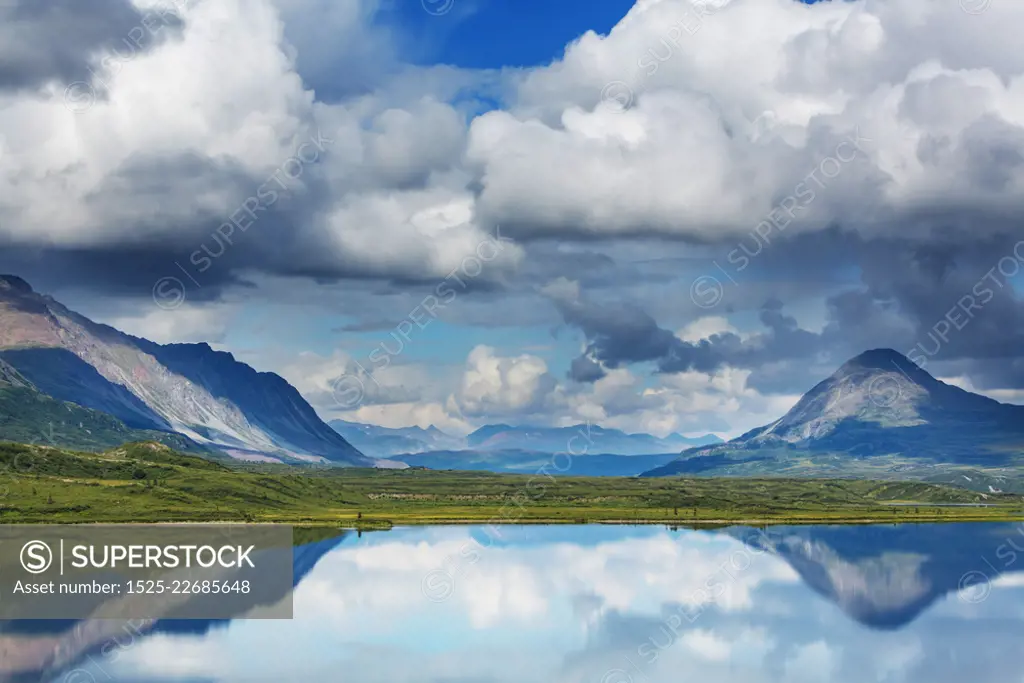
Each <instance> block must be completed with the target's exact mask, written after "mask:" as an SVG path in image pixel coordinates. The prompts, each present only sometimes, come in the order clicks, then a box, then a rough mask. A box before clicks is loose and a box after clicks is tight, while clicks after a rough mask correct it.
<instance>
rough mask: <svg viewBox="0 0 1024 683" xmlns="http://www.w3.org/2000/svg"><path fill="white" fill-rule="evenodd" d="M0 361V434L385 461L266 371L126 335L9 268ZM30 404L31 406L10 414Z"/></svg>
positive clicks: (289, 458) (206, 350)
mask: <svg viewBox="0 0 1024 683" xmlns="http://www.w3.org/2000/svg"><path fill="white" fill-rule="evenodd" d="M0 363H2V366H0V382H2V384H0V402H4V403H5V405H7V409H5V410H4V411H3V414H4V416H5V419H7V420H8V421H9V424H7V425H6V427H5V430H4V435H5V438H12V437H13V436H17V435H19V434H22V433H24V432H26V431H29V432H32V431H43V432H45V431H46V429H49V431H50V438H52V440H53V441H54V442H55V443H56V444H57V445H63V446H78V445H81V443H82V442H83V441H88V440H89V439H90V438H93V439H94V440H97V441H101V442H103V441H110V440H115V441H116V440H118V439H120V442H122V443H123V442H124V441H125V440H132V439H134V438H137V437H139V436H140V435H153V434H155V435H157V437H156V438H157V440H162V441H164V442H165V443H167V442H170V443H169V445H170V444H171V443H173V444H174V445H176V446H177V447H183V448H184V449H185V450H188V449H189V448H190V447H191V448H195V449H212V450H216V451H219V452H222V453H225V454H227V455H230V456H232V457H235V458H240V459H247V460H264V461H270V462H288V463H303V462H331V463H335V464H339V465H359V466H373V465H381V466H389V465H391V464H392V463H389V462H387V461H379V460H375V459H373V458H369V457H367V456H364V455H363V454H362V453H361V452H360V451H359V450H358V449H356V448H355V447H353V446H352V445H351V444H350V443H349V442H348V441H346V440H345V439H344V438H343V437H342V436H341V435H340V434H338V433H337V432H336V431H334V430H333V429H331V428H330V427H329V426H328V425H327V424H325V423H324V422H323V421H322V420H321V419H320V418H319V417H318V416H317V414H316V412H315V411H314V410H313V408H312V406H310V405H309V404H308V403H307V402H306V401H305V400H304V399H303V398H302V396H301V395H300V394H299V392H298V391H296V390H295V388H294V387H292V386H291V385H290V384H288V383H287V382H286V381H285V380H284V379H283V378H281V377H280V376H278V375H276V374H273V373H266V372H257V371H256V370H254V369H252V368H251V367H249V366H248V365H246V364H244V363H241V362H239V361H237V360H235V358H234V357H233V356H232V355H231V354H229V353H224V352H220V351H215V350H213V349H212V348H210V346H209V345H207V344H170V345H161V344H155V343H153V342H150V341H147V340H145V339H139V338H136V337H132V336H130V335H127V334H124V333H122V332H119V331H118V330H116V329H114V328H112V327H109V326H106V325H100V324H97V323H95V322H93V321H91V320H89V319H88V318H86V317H84V316H82V315H79V314H78V313H75V312H73V311H71V310H69V309H68V308H66V307H65V306H63V305H62V304H60V303H59V302H57V301H56V300H54V299H53V298H51V297H49V296H45V295H42V294H39V293H37V292H35V291H33V289H32V287H31V286H29V284H28V283H27V282H25V281H24V280H22V279H20V278H17V277H14V276H9V275H5V276H0ZM29 399H31V400H32V401H33V402H34V404H33V405H35V404H38V408H39V410H37V411H28V410H24V409H23V410H21V412H20V417H17V415H19V413H18V412H17V410H16V407H17V406H18V405H21V406H22V407H24V405H25V402H26V401H28V400H29ZM12 416H14V417H12ZM0 424H2V423H0ZM44 424H45V425H46V427H44V426H43V425H44ZM97 432H101V434H97ZM149 438H154V437H152V436H150V437H149ZM29 440H31V439H29ZM98 445H99V446H104V445H114V444H112V443H99V444H98ZM399 466H401V465H399Z"/></svg>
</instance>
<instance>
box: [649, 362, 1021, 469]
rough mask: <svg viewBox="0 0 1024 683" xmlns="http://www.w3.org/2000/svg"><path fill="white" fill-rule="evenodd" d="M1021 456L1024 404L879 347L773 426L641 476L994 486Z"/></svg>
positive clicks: (844, 368)
mask: <svg viewBox="0 0 1024 683" xmlns="http://www.w3.org/2000/svg"><path fill="white" fill-rule="evenodd" d="M1022 456H1024V406H1016V405H1008V404H1004V403H1000V402H998V401H995V400H993V399H990V398H987V397H985V396H980V395H978V394H974V393H971V392H969V391H965V390H963V389H960V388H958V387H955V386H952V385H949V384H946V383H944V382H941V381H939V380H937V379H935V378H934V377H932V376H931V375H930V374H929V373H928V372H926V371H925V370H923V369H921V368H920V367H919V366H917V365H916V364H915V363H913V362H912V361H910V360H909V359H908V358H906V357H905V356H903V355H902V354H900V353H898V352H896V351H893V350H891V349H876V350H873V351H867V352H865V353H863V354H861V355H860V356H857V357H856V358H854V359H852V360H850V361H848V362H847V363H845V364H844V365H842V367H840V368H839V369H838V370H837V371H836V372H835V373H834V374H833V375H832V376H831V377H829V378H827V379H825V380H824V381H822V382H820V383H819V384H818V385H816V386H815V387H814V388H812V389H811V390H810V391H808V392H807V393H806V394H805V395H804V396H803V397H802V398H801V399H800V401H799V402H797V404H796V405H795V406H794V407H793V408H792V410H790V411H789V412H788V413H786V414H785V415H784V416H782V417H781V418H780V419H778V420H776V421H775V422H772V423H771V424H769V425H766V426H764V427H759V428H757V429H754V430H751V431H749V432H747V433H746V434H743V435H742V436H740V437H738V438H736V439H733V440H731V441H728V442H726V443H724V444H718V445H713V446H704V447H698V448H691V449H688V450H686V451H684V452H683V453H682V454H681V456H680V457H679V458H678V459H676V460H674V461H672V462H670V463H668V464H666V465H663V466H661V467H658V468H656V469H654V470H651V471H649V472H647V473H645V476H664V475H672V474H689V475H694V474H700V475H708V476H711V475H714V476H756V475H765V474H771V475H791V476H822V477H826V476H840V477H841V476H865V477H868V476H871V477H875V478H888V477H904V478H920V479H928V480H933V481H949V482H953V483H960V484H964V485H967V484H970V483H973V484H974V485H975V486H977V485H978V483H979V482H984V484H985V486H993V484H998V483H999V482H1000V481H1001V480H1002V478H1003V475H1005V476H1006V477H1012V476H1014V475H1015V474H1016V472H1017V471H1019V470H1016V468H1017V467H1019V466H1020V465H1021V464H1022V463H1024V457H1022ZM993 488H994V486H993Z"/></svg>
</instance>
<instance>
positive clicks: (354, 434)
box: [327, 420, 465, 458]
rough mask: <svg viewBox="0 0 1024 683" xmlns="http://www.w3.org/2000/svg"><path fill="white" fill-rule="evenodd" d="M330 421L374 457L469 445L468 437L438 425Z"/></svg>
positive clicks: (454, 448) (348, 438)
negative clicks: (452, 433)
mask: <svg viewBox="0 0 1024 683" xmlns="http://www.w3.org/2000/svg"><path fill="white" fill-rule="evenodd" d="M327 424H329V425H330V426H331V428H332V429H334V431H336V432H338V433H339V434H341V435H342V436H343V437H345V440H346V441H348V442H349V443H350V444H352V445H353V446H355V447H356V448H358V449H359V450H360V451H362V452H363V453H365V454H367V455H370V456H372V457H380V458H386V457H389V456H392V455H397V454H399V453H424V452H427V451H441V450H457V449H459V448H462V447H463V446H464V445H465V440H464V439H460V438H458V437H455V436H451V435H449V434H445V433H444V432H442V431H441V430H440V429H438V428H437V427H434V426H430V427H428V428H427V429H423V428H421V427H404V428H400V429H390V428H388V427H378V426H377V425H368V424H360V423H358V422H346V421H345V420H331V421H330V422H328V423H327Z"/></svg>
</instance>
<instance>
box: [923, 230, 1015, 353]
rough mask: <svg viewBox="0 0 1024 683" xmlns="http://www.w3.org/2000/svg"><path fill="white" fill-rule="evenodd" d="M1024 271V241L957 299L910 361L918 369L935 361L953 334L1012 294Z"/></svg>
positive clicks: (929, 332)
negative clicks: (1006, 292)
mask: <svg viewBox="0 0 1024 683" xmlns="http://www.w3.org/2000/svg"><path fill="white" fill-rule="evenodd" d="M1022 268H1024V240H1021V241H1020V242H1017V244H1015V245H1014V246H1013V249H1012V250H1011V251H1010V253H1009V254H1006V255H1005V256H1002V257H1001V258H1000V259H999V261H998V262H997V263H996V264H995V265H994V266H992V267H991V268H989V269H988V272H986V273H985V274H984V275H983V276H982V277H981V279H979V280H978V282H977V283H975V285H974V286H973V287H971V290H970V291H969V292H965V293H964V295H963V296H961V297H960V298H959V299H957V302H956V304H955V305H953V306H951V307H950V309H949V310H948V311H946V314H945V315H944V316H942V317H941V318H940V319H939V320H938V321H936V323H935V324H934V325H932V327H931V329H929V331H928V339H927V341H925V340H920V341H918V342H917V343H916V344H914V346H913V347H912V348H911V349H910V350H909V351H907V354H906V355H907V357H908V358H909V359H910V360H912V361H914V363H916V364H917V365H918V367H921V368H924V367H925V366H926V365H927V364H928V359H929V358H934V357H935V356H936V355H937V354H938V353H939V351H941V350H942V349H943V347H945V345H946V344H948V343H949V341H950V339H951V338H952V337H951V335H952V334H953V333H954V332H960V331H961V330H963V329H964V328H965V327H967V326H968V325H970V324H971V321H972V320H974V318H975V316H976V315H977V312H980V311H983V310H984V309H985V307H986V306H988V305H989V304H990V303H992V301H993V300H994V299H995V298H996V295H997V294H998V293H999V292H1002V291H1003V290H1005V289H1008V288H1009V289H1010V290H1011V291H1012V286H1010V280H1011V279H1013V278H1014V277H1016V276H1017V275H1018V274H1020V272H1021V269H1022Z"/></svg>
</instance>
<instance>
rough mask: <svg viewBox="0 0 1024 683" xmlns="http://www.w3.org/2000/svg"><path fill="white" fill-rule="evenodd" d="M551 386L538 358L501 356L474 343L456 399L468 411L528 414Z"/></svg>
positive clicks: (546, 371) (498, 414) (488, 348)
mask: <svg viewBox="0 0 1024 683" xmlns="http://www.w3.org/2000/svg"><path fill="white" fill-rule="evenodd" d="M553 386H554V380H553V379H552V378H551V376H550V375H549V374H548V366H547V363H545V362H544V361H543V360H542V359H541V358H539V357H537V356H531V355H529V354H523V355H520V356H515V357H511V358H504V357H499V356H498V355H496V353H495V349H494V348H492V347H490V346H477V347H476V348H474V349H473V350H472V351H470V353H469V357H468V358H467V359H466V370H465V372H464V374H463V376H462V386H461V388H460V389H459V395H458V400H459V404H460V405H461V406H462V408H463V410H464V411H465V412H466V413H469V414H477V415H480V414H483V415H488V416H500V415H503V414H507V413H530V412H533V409H536V408H537V407H539V402H540V401H541V400H542V399H543V398H544V397H545V396H546V394H547V393H548V392H549V391H550V390H551V389H552V388H553Z"/></svg>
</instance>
